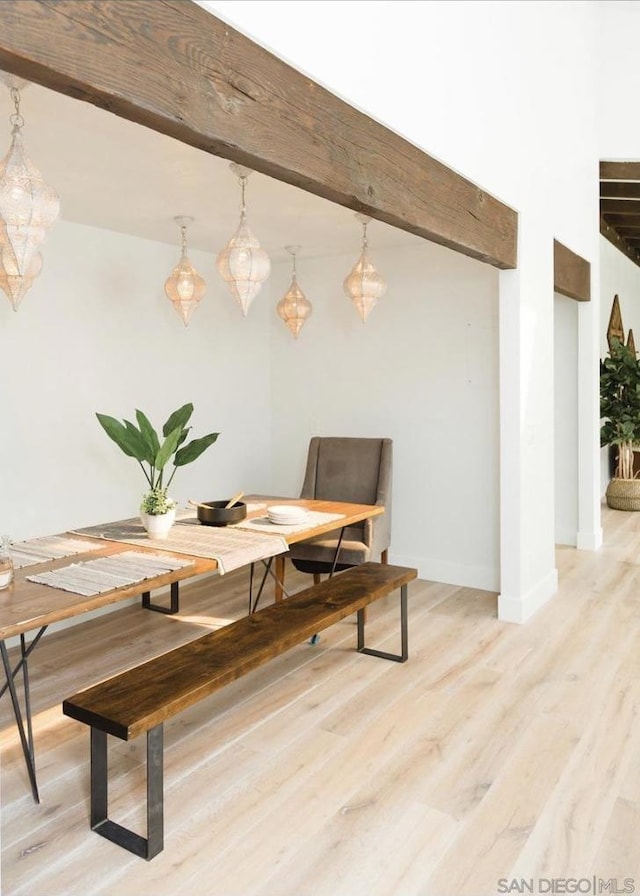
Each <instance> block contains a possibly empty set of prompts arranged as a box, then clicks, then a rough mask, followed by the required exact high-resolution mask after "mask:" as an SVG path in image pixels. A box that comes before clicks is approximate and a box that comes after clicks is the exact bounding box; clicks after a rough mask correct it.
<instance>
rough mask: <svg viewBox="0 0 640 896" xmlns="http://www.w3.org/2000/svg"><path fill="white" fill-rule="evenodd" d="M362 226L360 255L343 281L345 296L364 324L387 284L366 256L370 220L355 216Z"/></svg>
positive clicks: (362, 216) (358, 215)
mask: <svg viewBox="0 0 640 896" xmlns="http://www.w3.org/2000/svg"><path fill="white" fill-rule="evenodd" d="M356 218H357V219H358V221H360V223H361V224H362V254H361V255H360V258H359V259H358V260H357V262H356V263H355V265H354V266H353V268H352V269H351V271H350V272H349V274H348V275H347V277H346V278H345V281H344V284H343V285H344V291H345V294H346V295H347V296H348V297H349V298H350V299H351V301H352V302H353V304H354V305H355V307H356V310H357V311H358V314H359V315H360V317H361V318H362V322H363V323H364V322H365V321H366V319H367V317H368V316H369V314H370V312H371V309H372V308H373V306H374V305H375V304H376V302H377V301H378V299H381V298H382V296H383V295H384V294H385V292H386V291H387V284H386V281H385V280H384V278H383V277H382V275H381V274H379V273H378V271H377V270H376V269H375V267H374V265H373V262H372V261H371V259H370V258H369V256H368V254H367V249H368V243H367V224H368V223H369V221H370V220H371V218H369V217H367V216H366V215H361V214H356Z"/></svg>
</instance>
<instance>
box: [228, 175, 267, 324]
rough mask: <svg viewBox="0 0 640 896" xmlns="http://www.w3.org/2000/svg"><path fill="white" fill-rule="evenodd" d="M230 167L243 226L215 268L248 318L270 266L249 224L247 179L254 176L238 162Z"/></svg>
mask: <svg viewBox="0 0 640 896" xmlns="http://www.w3.org/2000/svg"><path fill="white" fill-rule="evenodd" d="M229 167H230V168H231V170H232V171H233V173H234V174H235V175H237V177H238V180H239V181H240V190H241V204H240V223H239V225H238V229H237V230H236V232H235V233H234V235H233V236H232V237H231V239H230V240H229V242H228V243H227V245H226V246H225V247H224V249H222V250H221V251H220V252H219V253H218V257H217V259H216V267H217V268H218V272H219V274H220V276H221V277H222V279H223V280H224V281H226V283H227V285H228V287H229V289H230V291H231V295H232V296H233V297H234V299H235V300H236V302H237V303H238V305H239V306H240V310H241V311H242V313H243V315H244V316H245V317H246V316H247V312H248V311H249V306H250V305H251V302H252V301H253V300H254V298H255V297H256V296H257V295H258V293H259V292H260V289H261V287H262V284H263V283H264V281H265V280H266V279H267V277H268V276H269V271H270V270H271V262H270V261H269V256H268V255H267V253H266V252H265V251H264V249H262V248H261V247H260V243H259V242H258V240H257V239H256V238H255V236H254V235H253V233H252V232H251V230H250V229H249V225H248V224H247V206H246V201H245V191H246V187H247V178H248V177H249V175H250V174H251V173H252V172H251V171H250V170H249V169H248V168H243V167H242V165H236V164H235V162H232V163H231V165H230V166H229Z"/></svg>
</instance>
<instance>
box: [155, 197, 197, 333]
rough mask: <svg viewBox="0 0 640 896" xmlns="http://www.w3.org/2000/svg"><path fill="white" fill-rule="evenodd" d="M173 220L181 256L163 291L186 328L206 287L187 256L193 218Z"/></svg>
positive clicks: (186, 216) (179, 217) (177, 217)
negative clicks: (176, 229)
mask: <svg viewBox="0 0 640 896" xmlns="http://www.w3.org/2000/svg"><path fill="white" fill-rule="evenodd" d="M173 220H174V221H175V222H176V224H177V225H178V226H179V227H180V237H181V247H182V255H181V256H180V260H179V262H178V264H177V265H176V266H175V268H174V269H173V270H172V271H171V274H170V275H169V278H168V279H167V281H166V282H165V284H164V291H165V293H166V294H167V298H169V299H170V300H171V301H172V302H173V307H174V308H175V309H176V311H177V312H178V314H179V315H180V317H181V318H182V322H183V323H184V325H185V327H186V326H187V324H188V323H189V320H190V319H191V315H192V314H193V312H194V309H195V308H196V306H197V304H198V302H199V301H200V300H201V299H202V297H203V296H204V294H205V291H206V288H207V286H206V283H205V282H204V280H203V279H202V277H201V276H200V274H199V273H198V272H197V271H196V269H195V268H194V266H193V265H192V264H191V262H190V261H189V258H188V256H187V227H188V226H189V224H191V223H192V221H193V218H191V217H189V216H188V215H176V217H175V218H174V219H173Z"/></svg>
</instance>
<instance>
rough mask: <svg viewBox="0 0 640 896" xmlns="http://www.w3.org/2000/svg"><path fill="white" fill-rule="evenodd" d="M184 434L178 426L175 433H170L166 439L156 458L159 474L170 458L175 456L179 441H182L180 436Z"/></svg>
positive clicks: (155, 464)
mask: <svg viewBox="0 0 640 896" xmlns="http://www.w3.org/2000/svg"><path fill="white" fill-rule="evenodd" d="M181 433H182V427H181V426H178V427H176V429H174V430H173V432H170V433H169V435H168V436H167V437H166V439H165V440H164V442H163V443H162V445H161V446H160V448H159V450H158V453H157V454H156V457H155V463H154V466H155V468H156V471H157V472H161V471H162V470H163V469H164V467H165V465H166V463H167V461H168V460H169V458H170V457H171V456H172V455H173V454H175V451H176V449H177V447H178V441H179V439H180V435H181Z"/></svg>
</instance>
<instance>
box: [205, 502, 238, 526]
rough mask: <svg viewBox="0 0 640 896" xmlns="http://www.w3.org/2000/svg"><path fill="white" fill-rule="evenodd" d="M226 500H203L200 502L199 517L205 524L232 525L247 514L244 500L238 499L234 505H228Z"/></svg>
mask: <svg viewBox="0 0 640 896" xmlns="http://www.w3.org/2000/svg"><path fill="white" fill-rule="evenodd" d="M228 503H229V499H228V498H227V500H226V501H203V502H202V504H198V519H199V520H200V522H201V523H203V525H205V526H230V525H232V524H233V523H239V522H240V520H243V519H245V517H246V515H247V505H246V504H245V503H244V501H236V503H235V504H234V505H233V506H232V507H226V506H225V505H227V504H228Z"/></svg>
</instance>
